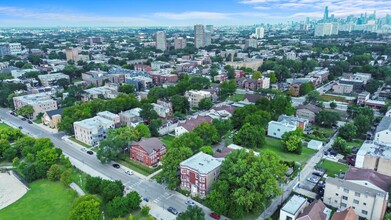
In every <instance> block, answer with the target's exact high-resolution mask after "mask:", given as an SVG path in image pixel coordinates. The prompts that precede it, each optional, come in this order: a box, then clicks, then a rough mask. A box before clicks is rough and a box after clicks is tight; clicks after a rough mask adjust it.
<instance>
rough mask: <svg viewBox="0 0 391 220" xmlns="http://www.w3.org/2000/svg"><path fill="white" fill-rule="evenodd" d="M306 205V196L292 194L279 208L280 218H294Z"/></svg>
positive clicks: (284, 219) (282, 219)
mask: <svg viewBox="0 0 391 220" xmlns="http://www.w3.org/2000/svg"><path fill="white" fill-rule="evenodd" d="M307 205H308V202H307V199H306V198H304V197H301V196H298V195H294V196H292V198H291V199H290V200H289V201H288V202H287V203H285V205H284V206H283V207H282V208H281V209H280V220H287V219H290V220H295V219H296V218H297V216H298V215H299V214H300V213H301V212H302V211H303V209H304V208H305V207H307Z"/></svg>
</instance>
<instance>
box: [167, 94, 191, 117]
mask: <svg viewBox="0 0 391 220" xmlns="http://www.w3.org/2000/svg"><path fill="white" fill-rule="evenodd" d="M171 103H172V108H173V110H174V112H180V113H183V114H185V113H186V112H187V111H189V109H190V104H189V101H188V100H187V99H186V98H185V97H183V96H180V95H174V96H172V97H171Z"/></svg>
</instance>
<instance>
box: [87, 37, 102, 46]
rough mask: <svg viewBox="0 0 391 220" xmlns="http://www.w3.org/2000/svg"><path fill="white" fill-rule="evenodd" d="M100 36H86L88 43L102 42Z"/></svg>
mask: <svg viewBox="0 0 391 220" xmlns="http://www.w3.org/2000/svg"><path fill="white" fill-rule="evenodd" d="M102 41H103V40H102V38H101V37H89V38H88V42H89V44H90V45H93V44H101V43H102Z"/></svg>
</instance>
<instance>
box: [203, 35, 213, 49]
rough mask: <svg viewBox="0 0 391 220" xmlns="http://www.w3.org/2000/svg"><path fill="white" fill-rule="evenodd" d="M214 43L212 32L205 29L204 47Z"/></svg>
mask: <svg viewBox="0 0 391 220" xmlns="http://www.w3.org/2000/svg"><path fill="white" fill-rule="evenodd" d="M211 44H212V32H209V31H205V32H204V47H206V46H209V45H211Z"/></svg>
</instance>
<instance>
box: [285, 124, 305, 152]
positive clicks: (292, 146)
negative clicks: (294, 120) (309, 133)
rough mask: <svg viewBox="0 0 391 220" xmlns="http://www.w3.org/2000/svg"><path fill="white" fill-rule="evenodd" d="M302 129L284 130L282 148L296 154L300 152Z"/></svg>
mask: <svg viewBox="0 0 391 220" xmlns="http://www.w3.org/2000/svg"><path fill="white" fill-rule="evenodd" d="M302 133H303V131H302V130H301V129H297V130H296V131H290V132H286V133H285V134H283V135H282V141H281V142H282V144H283V146H284V150H285V151H287V152H294V153H296V154H301V151H302V148H303V143H302V141H301V138H302Z"/></svg>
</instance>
